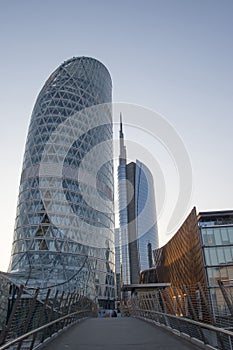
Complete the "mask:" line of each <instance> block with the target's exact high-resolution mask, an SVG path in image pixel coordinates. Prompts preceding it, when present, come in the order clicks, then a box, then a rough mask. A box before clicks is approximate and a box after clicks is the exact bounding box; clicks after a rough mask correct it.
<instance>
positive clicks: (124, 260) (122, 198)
mask: <svg viewBox="0 0 233 350" xmlns="http://www.w3.org/2000/svg"><path fill="white" fill-rule="evenodd" d="M119 139H120V156H119V166H118V198H119V201H118V202H119V222H120V228H119V236H120V256H121V283H122V284H130V266H129V240H128V212H127V178H126V146H125V144H124V133H123V126H122V115H120V132H119ZM127 296H128V293H127V292H126V293H124V296H123V299H127Z"/></svg>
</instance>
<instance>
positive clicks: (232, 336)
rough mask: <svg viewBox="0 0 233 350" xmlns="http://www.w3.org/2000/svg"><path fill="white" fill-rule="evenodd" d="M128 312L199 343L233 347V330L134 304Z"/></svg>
mask: <svg viewBox="0 0 233 350" xmlns="http://www.w3.org/2000/svg"><path fill="white" fill-rule="evenodd" d="M128 313H129V315H130V316H135V317H138V318H141V319H144V320H147V321H151V322H154V323H155V324H157V325H160V326H164V327H166V328H167V329H169V330H172V331H173V332H174V333H176V334H178V335H180V336H182V337H183V338H186V339H188V340H191V341H192V342H194V343H196V344H197V345H198V344H199V345H200V346H203V345H209V346H211V347H212V348H214V349H221V350H232V349H233V332H232V331H229V330H226V329H223V328H219V327H215V326H213V325H211V324H207V323H203V322H198V321H195V320H191V319H188V318H185V317H180V316H174V315H169V314H166V313H162V312H158V311H153V310H145V309H138V308H135V307H134V306H131V307H130V308H129V309H128Z"/></svg>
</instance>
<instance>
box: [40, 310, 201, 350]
mask: <svg viewBox="0 0 233 350" xmlns="http://www.w3.org/2000/svg"><path fill="white" fill-rule="evenodd" d="M43 349H45V350H54V349H55V350H102V349H103V350H108V349H112V350H131V349H132V350H138V349H143V350H152V349H153V350H154V349H156V350H169V349H179V350H197V349H200V348H199V347H197V346H195V345H194V344H192V343H190V342H188V341H186V340H185V339H183V338H180V337H178V336H176V335H174V334H172V333H170V332H169V331H166V330H164V329H162V328H160V327H157V326H154V325H152V324H150V323H147V322H144V321H141V320H138V319H135V318H131V317H121V318H89V319H86V320H84V321H82V322H81V323H79V324H76V325H75V326H73V327H71V328H70V329H68V330H67V331H66V332H64V333H62V334H61V335H59V336H58V337H56V338H55V339H54V340H52V341H51V342H49V343H48V344H47V345H45V346H44V348H43Z"/></svg>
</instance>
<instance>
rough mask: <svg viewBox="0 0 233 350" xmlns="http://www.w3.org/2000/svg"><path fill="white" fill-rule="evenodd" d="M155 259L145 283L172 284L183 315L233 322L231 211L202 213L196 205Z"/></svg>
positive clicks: (143, 279)
mask: <svg viewBox="0 0 233 350" xmlns="http://www.w3.org/2000/svg"><path fill="white" fill-rule="evenodd" d="M154 259H155V266H154V268H152V269H147V270H144V271H142V272H141V276H140V283H171V287H169V288H167V290H168V292H169V294H170V298H171V300H173V303H174V308H175V309H176V310H179V311H177V312H178V314H181V313H182V314H185V315H186V316H190V315H192V317H194V318H195V317H198V318H199V319H201V320H205V321H206V322H212V323H215V324H217V325H218V326H226V325H227V324H228V325H230V326H231V327H232V321H231V320H232V316H233V309H232V307H231V305H232V295H233V211H232V210H227V211H211V212H200V213H199V214H198V215H197V213H196V209H195V208H193V210H192V211H191V213H190V214H189V216H188V217H187V219H186V220H185V221H184V223H183V224H182V226H181V227H180V228H179V230H178V231H177V232H176V234H175V235H174V236H173V237H172V238H171V240H170V241H169V242H168V243H167V244H165V245H164V246H163V247H161V248H159V249H157V250H155V251H154ZM174 287H175V288H176V290H177V293H176V294H175V293H174ZM178 297H179V300H178V299H177V298H178ZM188 297H189V300H188ZM190 305H191V306H190ZM181 308H182V310H181ZM194 313H195V314H194ZM228 316H230V317H228Z"/></svg>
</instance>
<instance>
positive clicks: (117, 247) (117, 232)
mask: <svg viewBox="0 0 233 350" xmlns="http://www.w3.org/2000/svg"><path fill="white" fill-rule="evenodd" d="M120 244H121V242H120V230H119V228H116V229H115V274H116V299H117V300H120V299H121V256H120V255H121V250H120Z"/></svg>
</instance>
